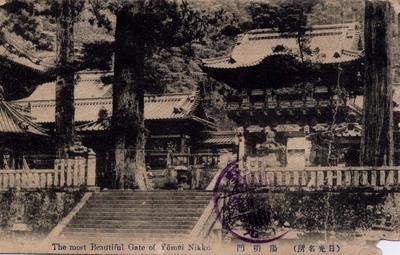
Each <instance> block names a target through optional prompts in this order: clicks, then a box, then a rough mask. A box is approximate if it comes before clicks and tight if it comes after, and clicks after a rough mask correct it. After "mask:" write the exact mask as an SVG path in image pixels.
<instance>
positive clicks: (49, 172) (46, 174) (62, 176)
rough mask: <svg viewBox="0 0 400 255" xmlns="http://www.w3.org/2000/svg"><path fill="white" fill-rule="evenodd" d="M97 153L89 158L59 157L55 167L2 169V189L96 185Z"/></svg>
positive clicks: (0, 187)
mask: <svg viewBox="0 0 400 255" xmlns="http://www.w3.org/2000/svg"><path fill="white" fill-rule="evenodd" d="M95 180H96V154H95V153H93V152H89V154H88V156H87V158H84V157H76V158H73V159H57V160H55V162H54V169H28V170H12V169H11V170H0V190H8V189H11V188H16V189H34V188H43V189H45V188H65V187H70V188H78V187H82V186H87V187H89V188H90V187H94V186H95V185H96V181H95Z"/></svg>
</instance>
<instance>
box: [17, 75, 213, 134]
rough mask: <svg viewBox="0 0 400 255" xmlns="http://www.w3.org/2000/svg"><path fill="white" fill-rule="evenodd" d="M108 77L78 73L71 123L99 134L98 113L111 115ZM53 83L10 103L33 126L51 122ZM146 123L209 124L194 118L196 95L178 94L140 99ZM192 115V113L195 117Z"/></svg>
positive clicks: (110, 88)
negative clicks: (181, 121)
mask: <svg viewBox="0 0 400 255" xmlns="http://www.w3.org/2000/svg"><path fill="white" fill-rule="evenodd" d="M108 78H110V75H109V74H108V73H95V72H90V73H79V74H78V77H77V83H76V85H75V91H74V96H75V121H76V122H78V123H79V122H80V123H85V122H86V123H88V122H89V123H91V124H90V125H89V124H88V125H89V126H86V128H87V129H88V128H90V129H91V130H97V129H98V130H103V129H104V125H103V124H101V123H96V122H97V120H98V119H99V113H100V112H101V111H106V112H107V115H108V116H111V114H112V85H111V83H108V84H107V83H105V82H104V79H108ZM55 85H56V84H55V82H52V83H45V84H42V85H39V86H38V87H37V88H36V90H35V91H34V92H33V93H32V94H31V95H30V96H29V97H26V98H23V99H20V100H16V101H14V102H13V103H14V104H18V105H19V106H21V107H24V108H25V112H26V113H27V114H29V115H30V117H31V118H32V121H34V122H35V123H53V122H55ZM144 103H145V107H144V116H145V119H146V120H167V119H192V120H195V121H198V122H201V123H203V124H206V125H210V126H211V125H214V124H213V122H212V121H210V120H207V119H205V118H203V117H202V116H197V115H196V113H197V111H198V109H199V106H200V96H199V95H198V93H197V92H191V93H182V94H164V95H146V96H145V99H144ZM195 112H196V113H195Z"/></svg>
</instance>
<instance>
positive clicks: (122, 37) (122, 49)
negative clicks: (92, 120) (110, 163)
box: [112, 2, 151, 190]
mask: <svg viewBox="0 0 400 255" xmlns="http://www.w3.org/2000/svg"><path fill="white" fill-rule="evenodd" d="M135 7H136V8H122V9H121V10H120V11H119V12H118V13H117V24H116V31H115V63H114V79H115V80H114V87H113V115H112V129H113V134H114V139H115V155H114V156H115V173H116V186H118V187H119V188H132V187H138V188H139V189H142V190H146V189H149V188H150V186H151V185H150V183H149V182H148V179H147V173H146V164H145V151H144V148H145V143H146V137H145V127H144V88H143V80H144V59H145V42H144V39H143V38H142V37H141V35H142V34H143V33H145V31H143V27H142V26H141V24H140V20H139V19H136V20H135V15H136V14H137V13H138V12H140V11H141V10H140V8H139V7H140V2H139V3H138V2H137V3H136V6H135Z"/></svg>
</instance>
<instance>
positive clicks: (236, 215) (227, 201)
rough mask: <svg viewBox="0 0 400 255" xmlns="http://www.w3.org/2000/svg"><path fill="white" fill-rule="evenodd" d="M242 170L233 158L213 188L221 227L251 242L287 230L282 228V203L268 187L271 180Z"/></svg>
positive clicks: (278, 235)
mask: <svg viewBox="0 0 400 255" xmlns="http://www.w3.org/2000/svg"><path fill="white" fill-rule="evenodd" d="M253 177H254V176H253V174H252V173H249V174H242V173H241V171H240V169H239V166H238V161H233V162H230V163H229V164H228V165H227V166H226V167H225V168H224V169H223V170H222V171H221V173H220V175H219V176H218V177H217V181H216V183H215V186H214V189H213V200H214V211H215V213H216V216H217V218H218V220H219V221H220V222H221V224H222V227H223V228H224V229H226V230H228V231H229V232H230V233H231V234H232V235H233V236H234V237H235V238H237V239H239V240H241V241H244V242H250V243H268V242H273V241H276V240H278V239H280V238H282V237H283V236H284V235H286V234H287V233H288V231H287V230H282V228H281V226H282V220H281V217H280V216H281V213H280V210H281V209H280V207H279V205H277V204H276V203H274V196H273V194H271V192H269V190H268V189H267V188H266V187H267V186H268V183H269V180H268V178H265V179H263V180H262V182H259V181H254V178H253Z"/></svg>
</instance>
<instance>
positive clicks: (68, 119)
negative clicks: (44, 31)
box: [55, 0, 75, 158]
mask: <svg viewBox="0 0 400 255" xmlns="http://www.w3.org/2000/svg"><path fill="white" fill-rule="evenodd" d="M72 1H73V0H60V7H61V9H60V16H59V18H58V27H57V83H56V114H55V121H56V135H57V138H56V156H57V158H65V157H66V156H67V152H68V149H69V147H70V146H71V145H72V144H73V139H74V117H75V116H74V115H75V106H74V85H75V80H74V69H73V62H74V19H73V11H72V8H73V7H72Z"/></svg>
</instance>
